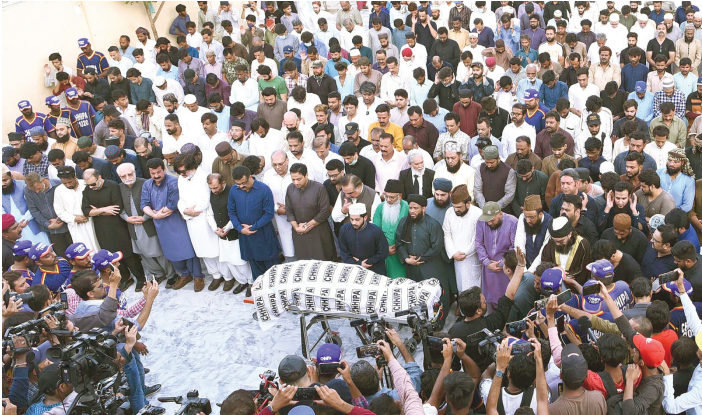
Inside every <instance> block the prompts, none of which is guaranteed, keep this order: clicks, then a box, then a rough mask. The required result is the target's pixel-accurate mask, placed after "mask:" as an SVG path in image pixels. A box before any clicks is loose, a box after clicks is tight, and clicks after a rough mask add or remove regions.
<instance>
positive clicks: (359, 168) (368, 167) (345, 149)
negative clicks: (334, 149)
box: [339, 141, 375, 189]
mask: <svg viewBox="0 0 702 415" xmlns="http://www.w3.org/2000/svg"><path fill="white" fill-rule="evenodd" d="M358 150H359V149H358V147H356V145H355V144H353V143H352V142H350V141H346V142H344V143H343V144H342V145H341V146H340V147H339V155H340V156H341V157H343V159H344V165H345V171H346V174H353V175H355V176H358V177H359V178H360V179H361V181H362V182H363V184H364V185H366V186H368V187H370V188H371V189H372V188H374V187H375V165H373V162H372V161H370V160H368V159H367V158H365V157H363V156H361V155H359V154H358Z"/></svg>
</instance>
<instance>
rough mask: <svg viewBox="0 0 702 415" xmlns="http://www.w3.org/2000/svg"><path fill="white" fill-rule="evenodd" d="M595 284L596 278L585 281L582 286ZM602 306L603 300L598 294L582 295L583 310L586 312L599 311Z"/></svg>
mask: <svg viewBox="0 0 702 415" xmlns="http://www.w3.org/2000/svg"><path fill="white" fill-rule="evenodd" d="M595 284H597V280H593V279H590V280H587V281H586V282H585V285H583V288H584V287H589V286H591V285H595ZM603 306H604V300H603V299H602V297H600V295H599V294H590V295H586V296H583V310H584V311H587V312H588V313H592V314H594V313H599V312H600V311H601V310H602V307H603Z"/></svg>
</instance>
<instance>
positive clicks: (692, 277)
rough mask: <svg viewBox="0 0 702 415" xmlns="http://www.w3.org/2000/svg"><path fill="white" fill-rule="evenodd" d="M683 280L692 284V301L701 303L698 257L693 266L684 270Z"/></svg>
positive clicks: (700, 270) (701, 290)
mask: <svg viewBox="0 0 702 415" xmlns="http://www.w3.org/2000/svg"><path fill="white" fill-rule="evenodd" d="M685 279H686V280H688V281H690V284H692V289H693V291H692V296H691V297H692V298H690V299H691V300H692V301H702V265H700V257H699V256H698V257H697V262H695V265H693V266H691V267H690V268H688V269H686V270H685Z"/></svg>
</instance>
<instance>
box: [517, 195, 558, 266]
mask: <svg viewBox="0 0 702 415" xmlns="http://www.w3.org/2000/svg"><path fill="white" fill-rule="evenodd" d="M552 220H553V217H552V216H551V215H549V214H548V213H546V212H544V210H543V205H542V204H541V196H539V195H529V196H527V197H526V198H525V199H524V211H523V212H522V214H521V215H520V216H519V224H518V225H517V234H516V235H515V238H514V244H515V245H516V246H518V247H520V248H522V250H523V251H524V254H525V255H526V263H527V267H529V266H530V265H531V263H532V262H534V259H535V258H536V257H537V256H539V253H540V252H541V247H542V246H543V245H544V243H546V242H548V240H549V239H550V237H549V234H548V225H549V224H550V223H551V221H552Z"/></svg>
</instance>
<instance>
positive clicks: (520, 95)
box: [517, 78, 653, 134]
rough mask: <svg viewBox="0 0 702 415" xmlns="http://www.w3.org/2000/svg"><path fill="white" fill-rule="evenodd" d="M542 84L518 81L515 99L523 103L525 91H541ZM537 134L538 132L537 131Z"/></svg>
mask: <svg viewBox="0 0 702 415" xmlns="http://www.w3.org/2000/svg"><path fill="white" fill-rule="evenodd" d="M543 83H544V82H543V81H542V80H541V79H539V78H536V79H535V82H534V84H533V85H532V83H531V82H529V79H527V78H524V79H522V80H521V81H519V84H517V99H518V100H519V103H520V104H523V103H524V94H526V91H527V89H535V90H537V91H538V90H540V89H541V85H542V84H543ZM652 103H653V102H652ZM537 134H538V131H537Z"/></svg>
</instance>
